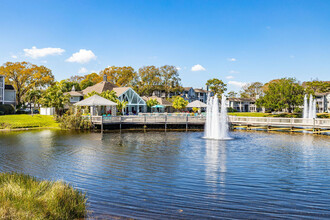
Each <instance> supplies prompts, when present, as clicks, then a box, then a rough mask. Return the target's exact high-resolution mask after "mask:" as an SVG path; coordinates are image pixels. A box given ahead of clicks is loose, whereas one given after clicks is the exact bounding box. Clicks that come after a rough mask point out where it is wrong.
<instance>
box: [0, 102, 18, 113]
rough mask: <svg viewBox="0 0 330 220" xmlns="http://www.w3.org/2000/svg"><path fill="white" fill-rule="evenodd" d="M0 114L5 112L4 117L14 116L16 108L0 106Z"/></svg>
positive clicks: (6, 105) (5, 105)
mask: <svg viewBox="0 0 330 220" xmlns="http://www.w3.org/2000/svg"><path fill="white" fill-rule="evenodd" d="M0 112H3V114H2V115H12V114H14V113H15V107H14V106H13V105H8V104H4V105H0ZM0 115H1V114H0Z"/></svg>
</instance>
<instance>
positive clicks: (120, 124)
mask: <svg viewBox="0 0 330 220" xmlns="http://www.w3.org/2000/svg"><path fill="white" fill-rule="evenodd" d="M119 129H120V131H121V116H119Z"/></svg>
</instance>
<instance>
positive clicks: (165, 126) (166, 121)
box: [165, 115, 167, 132]
mask: <svg viewBox="0 0 330 220" xmlns="http://www.w3.org/2000/svg"><path fill="white" fill-rule="evenodd" d="M166 129H167V115H165V132H166Z"/></svg>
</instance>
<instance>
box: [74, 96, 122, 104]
mask: <svg viewBox="0 0 330 220" xmlns="http://www.w3.org/2000/svg"><path fill="white" fill-rule="evenodd" d="M74 105H76V106H115V105H117V103H114V102H112V101H110V100H108V99H105V98H103V97H101V96H98V95H93V96H91V97H89V98H87V99H84V100H82V101H80V102H77V103H75V104H74Z"/></svg>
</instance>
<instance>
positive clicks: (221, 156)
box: [205, 139, 226, 193]
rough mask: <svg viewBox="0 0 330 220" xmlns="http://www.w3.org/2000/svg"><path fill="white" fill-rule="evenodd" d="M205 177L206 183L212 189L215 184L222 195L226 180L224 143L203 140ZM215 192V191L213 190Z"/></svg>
mask: <svg viewBox="0 0 330 220" xmlns="http://www.w3.org/2000/svg"><path fill="white" fill-rule="evenodd" d="M205 142H206V143H205V144H206V145H205V148H206V154H205V175H206V182H207V183H209V184H210V185H211V187H213V188H217V183H219V184H220V185H219V187H220V188H221V189H222V192H223V193H224V190H223V189H224V188H225V180H226V141H219V140H208V139H207V140H205ZM215 190H216V189H215Z"/></svg>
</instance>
